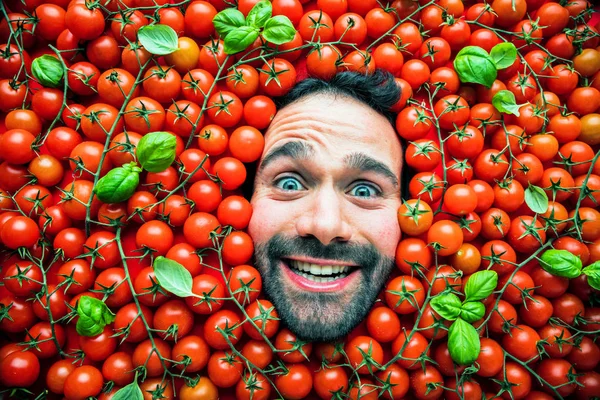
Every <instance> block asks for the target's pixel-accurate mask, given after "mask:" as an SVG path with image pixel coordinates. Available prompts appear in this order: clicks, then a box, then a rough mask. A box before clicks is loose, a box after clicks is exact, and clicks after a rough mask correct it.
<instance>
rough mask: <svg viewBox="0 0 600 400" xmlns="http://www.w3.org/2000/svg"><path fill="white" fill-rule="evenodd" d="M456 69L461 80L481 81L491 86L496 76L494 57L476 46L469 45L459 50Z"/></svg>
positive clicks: (480, 82) (455, 62)
mask: <svg viewBox="0 0 600 400" xmlns="http://www.w3.org/2000/svg"><path fill="white" fill-rule="evenodd" d="M454 69H455V70H456V73H457V74H458V77H459V78H460V80H461V82H471V83H479V84H481V85H484V86H486V87H488V88H491V87H492V85H493V83H494V81H495V80H496V76H497V75H498V73H497V70H496V64H494V60H492V57H490V55H489V54H488V53H487V51H485V50H484V49H482V48H481V47H476V46H467V47H465V48H463V49H462V50H461V51H459V52H458V54H457V55H456V58H455V59H454Z"/></svg>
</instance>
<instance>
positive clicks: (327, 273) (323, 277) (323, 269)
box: [283, 259, 356, 283]
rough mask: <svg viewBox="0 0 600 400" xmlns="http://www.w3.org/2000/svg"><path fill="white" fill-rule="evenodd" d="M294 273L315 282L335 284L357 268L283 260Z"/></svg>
mask: <svg viewBox="0 0 600 400" xmlns="http://www.w3.org/2000/svg"><path fill="white" fill-rule="evenodd" d="M283 261H284V263H285V265H286V266H288V267H289V268H290V270H291V271H292V272H294V273H295V274H297V275H300V276H302V277H303V278H306V279H309V280H311V281H314V282H323V283H324V282H333V281H335V280H338V279H343V278H345V277H347V276H348V275H350V273H352V272H353V271H354V270H355V269H356V268H355V267H349V266H341V265H318V264H311V263H307V262H302V261H298V260H291V259H283Z"/></svg>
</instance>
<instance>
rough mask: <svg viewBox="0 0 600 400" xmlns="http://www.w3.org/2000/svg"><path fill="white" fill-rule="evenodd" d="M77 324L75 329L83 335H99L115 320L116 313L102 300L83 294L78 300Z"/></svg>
mask: <svg viewBox="0 0 600 400" xmlns="http://www.w3.org/2000/svg"><path fill="white" fill-rule="evenodd" d="M77 316H78V317H79V319H78V320H77V325H76V326H75V330H77V333H78V334H80V335H81V336H98V335H99V334H101V333H102V331H103V330H104V327H105V326H106V325H108V324H110V323H112V322H113V321H114V320H115V314H113V312H112V311H110V309H109V308H108V306H107V305H106V304H104V302H103V301H102V300H98V299H96V298H95V297H89V296H81V297H80V298H79V301H78V302H77Z"/></svg>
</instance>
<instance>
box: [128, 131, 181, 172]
mask: <svg viewBox="0 0 600 400" xmlns="http://www.w3.org/2000/svg"><path fill="white" fill-rule="evenodd" d="M176 147H177V138H175V136H174V135H171V134H170V133H167V132H152V133H149V134H147V135H144V136H142V138H141V139H140V141H139V142H138V144H137V146H136V150H135V154H136V156H137V158H138V160H139V162H140V164H141V165H142V168H144V169H145V170H146V171H148V172H162V171H164V170H165V169H167V168H169V166H171V164H172V163H173V161H175V148H176Z"/></svg>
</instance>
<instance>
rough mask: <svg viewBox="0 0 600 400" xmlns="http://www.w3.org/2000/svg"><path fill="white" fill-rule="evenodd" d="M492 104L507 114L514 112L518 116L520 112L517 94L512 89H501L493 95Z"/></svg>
mask: <svg viewBox="0 0 600 400" xmlns="http://www.w3.org/2000/svg"><path fill="white" fill-rule="evenodd" d="M492 105H493V106H494V107H496V110H498V111H500V112H502V113H505V114H514V115H516V116H517V117H518V116H519V114H520V111H519V109H520V108H521V106H520V105H519V104H517V100H516V98H515V95H514V94H513V92H511V91H510V90H500V91H499V92H498V93H496V94H495V95H494V97H492Z"/></svg>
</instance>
